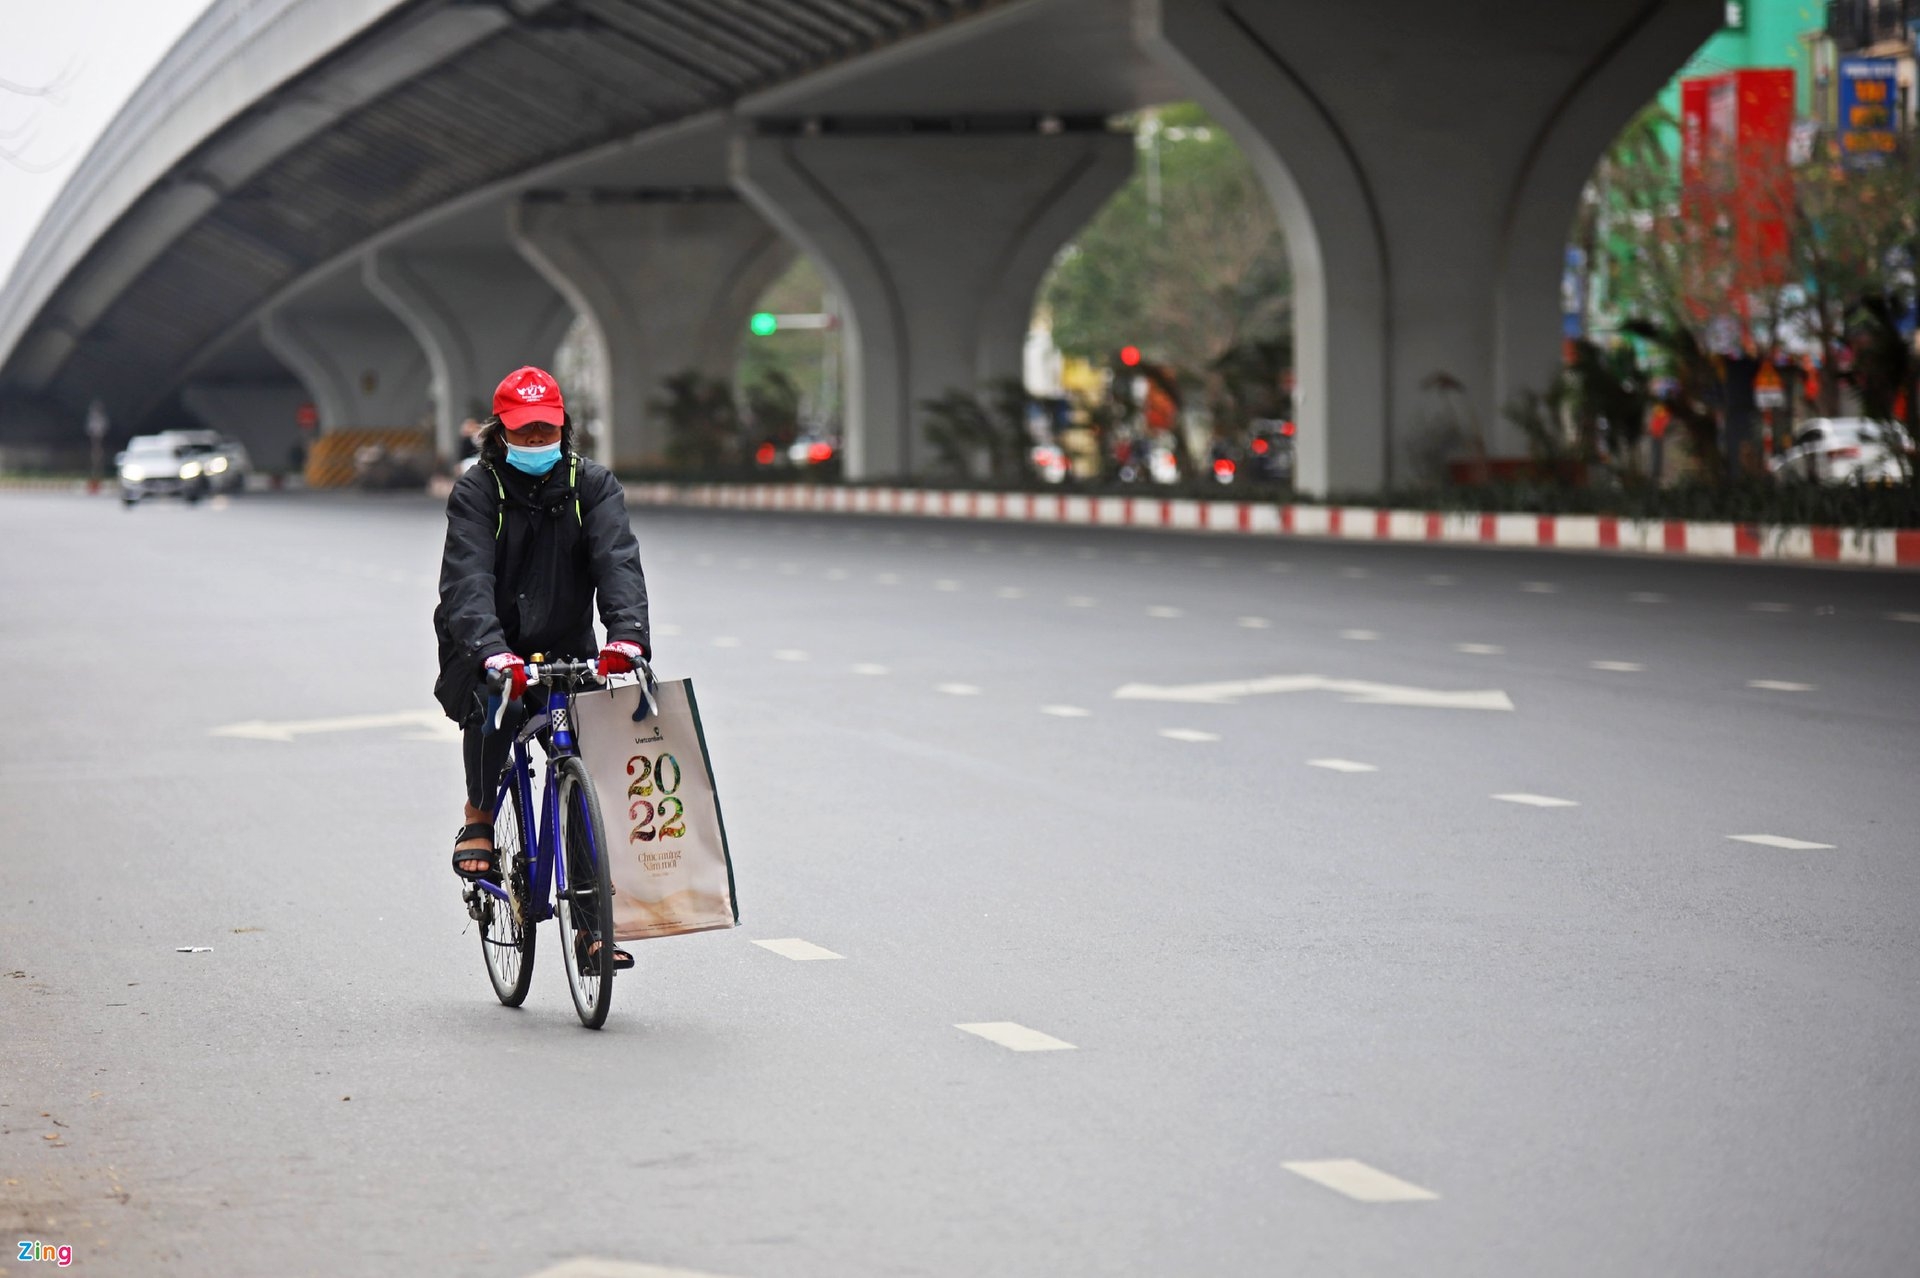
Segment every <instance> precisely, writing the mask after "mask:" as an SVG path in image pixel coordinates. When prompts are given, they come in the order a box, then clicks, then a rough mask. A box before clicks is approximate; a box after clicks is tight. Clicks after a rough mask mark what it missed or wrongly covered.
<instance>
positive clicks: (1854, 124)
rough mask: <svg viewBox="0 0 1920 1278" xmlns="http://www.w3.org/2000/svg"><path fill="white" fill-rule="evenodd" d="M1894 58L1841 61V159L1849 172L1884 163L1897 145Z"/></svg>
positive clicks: (1898, 66) (1896, 74)
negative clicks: (1853, 169) (1850, 169)
mask: <svg viewBox="0 0 1920 1278" xmlns="http://www.w3.org/2000/svg"><path fill="white" fill-rule="evenodd" d="M1899 69H1900V64H1899V63H1898V62H1897V61H1895V60H1894V59H1893V58H1842V59H1840V121H1839V126H1840V127H1839V129H1838V137H1839V141H1840V156H1841V159H1842V160H1843V161H1844V162H1845V163H1846V165H1847V167H1849V168H1856V169H1860V168H1869V167H1871V166H1873V165H1876V164H1884V163H1886V160H1887V157H1888V156H1889V155H1891V154H1893V149H1894V147H1895V145H1897V143H1898V134H1897V132H1896V127H1897V126H1896V121H1895V119H1894V102H1895V101H1896V99H1895V97H1894V92H1895V89H1894V86H1895V82H1896V77H1897V76H1898V74H1899Z"/></svg>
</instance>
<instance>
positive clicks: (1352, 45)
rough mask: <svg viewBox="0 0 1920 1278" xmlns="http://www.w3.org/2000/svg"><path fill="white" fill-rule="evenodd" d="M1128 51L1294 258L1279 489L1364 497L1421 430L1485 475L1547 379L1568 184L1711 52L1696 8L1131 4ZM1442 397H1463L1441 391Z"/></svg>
mask: <svg viewBox="0 0 1920 1278" xmlns="http://www.w3.org/2000/svg"><path fill="white" fill-rule="evenodd" d="M1134 3H1135V11H1134V13H1135V25H1136V32H1137V34H1138V36H1139V37H1140V39H1141V42H1142V43H1143V44H1144V45H1145V46H1146V47H1147V48H1148V49H1149V50H1150V51H1151V52H1153V53H1154V54H1155V55H1156V56H1158V57H1159V58H1160V59H1161V60H1162V61H1164V62H1165V63H1167V64H1168V65H1169V66H1171V67H1172V68H1173V69H1174V70H1175V71H1176V73H1178V74H1180V75H1181V76H1182V77H1183V78H1184V79H1185V80H1186V81H1187V83H1188V85H1189V87H1190V88H1191V90H1192V91H1193V93H1194V96H1195V97H1196V98H1197V99H1199V101H1200V102H1201V103H1202V105H1204V106H1205V107H1206V108H1207V110H1208V111H1209V112H1211V113H1212V114H1213V115H1214V116H1215V118H1217V119H1219V120H1220V121H1221V122H1222V123H1223V124H1225V125H1226V126H1227V127H1228V128H1229V129H1230V130H1231V131H1232V132H1233V134H1234V135H1235V137H1236V139H1237V140H1238V141H1239V142H1240V144H1241V147H1242V148H1243V150H1245V152H1246V153H1247V155H1248V158H1249V159H1250V160H1251V161H1252V163H1253V164H1254V166H1255V168H1256V170H1257V171H1258V172H1259V174H1260V177H1261V180H1262V182H1263V183H1264V185H1265V186H1266V188H1267V191H1268V194H1269V195H1270V197H1271V198H1272V200H1273V203H1274V206H1275V209H1276V210H1277V212H1278V213H1279V216H1280V221H1281V225H1282V226H1283V228H1284V229H1285V231H1286V235H1287V241H1288V248H1289V252H1290V253H1291V255H1292V258H1293V271H1294V288H1295V299H1294V316H1295V362H1296V376H1297V382H1298V393H1297V396H1296V400H1297V404H1296V412H1297V416H1298V420H1299V423H1300V436H1299V439H1300V443H1299V450H1300V451H1299V476H1300V484H1301V487H1302V488H1304V489H1307V490H1310V491H1317V492H1327V491H1329V490H1335V491H1339V490H1347V491H1352V490H1356V489H1372V488H1377V487H1380V486H1383V485H1391V484H1397V483H1404V482H1407V481H1408V480H1411V479H1419V478H1424V476H1417V475H1413V474H1411V473H1410V471H1409V466H1408V460H1409V456H1408V455H1409V453H1410V452H1411V451H1414V450H1418V449H1419V448H1420V446H1421V444H1422V443H1423V442H1425V441H1422V440H1421V439H1420V438H1418V436H1419V435H1420V434H1421V433H1422V432H1424V431H1428V430H1431V429H1432V428H1434V426H1435V425H1436V420H1435V417H1436V413H1445V412H1446V411H1447V410H1448V408H1449V406H1450V405H1457V404H1460V403H1464V405H1465V411H1464V413H1456V414H1455V415H1457V416H1460V417H1462V418H1463V419H1464V420H1460V421H1458V422H1457V423H1456V424H1457V425H1458V426H1460V427H1462V428H1464V429H1466V430H1467V431H1469V432H1471V431H1475V430H1477V431H1479V432H1481V433H1482V434H1483V435H1484V436H1485V437H1486V439H1487V441H1488V447H1489V449H1490V450H1491V451H1492V452H1494V453H1496V454H1499V453H1513V452H1519V451H1522V450H1523V447H1524V445H1523V443H1522V441H1521V440H1520V438H1519V436H1518V432H1517V431H1516V430H1515V429H1514V428H1513V427H1512V426H1510V425H1509V424H1508V423H1507V422H1506V421H1505V420H1504V418H1503V416H1502V411H1501V410H1502V409H1503V408H1504V407H1505V406H1506V405H1507V404H1508V403H1509V402H1510V401H1511V399H1512V397H1513V396H1514V395H1515V394H1516V393H1517V392H1519V391H1521V390H1523V389H1527V388H1533V389H1544V387H1545V386H1546V384H1547V382H1548V380H1549V379H1550V378H1551V377H1552V376H1553V375H1554V374H1555V372H1556V370H1557V368H1558V364H1559V347H1560V303H1559V299H1560V277H1561V270H1562V263H1563V258H1564V250H1565V245H1566V240H1567V235H1568V232H1569V230H1570V228H1571V225H1572V221H1573V216H1574V212H1575V209H1576V206H1577V203H1578V200H1579V194H1580V188H1581V184H1582V183H1583V182H1584V181H1585V180H1586V178H1587V176H1588V174H1589V173H1591V172H1592V169H1593V165H1594V163H1595V162H1596V161H1597V160H1598V158H1599V156H1600V154H1601V152H1602V151H1603V150H1604V149H1605V148H1606V146H1607V145H1608V143H1609V142H1610V141H1611V140H1612V138H1613V137H1614V135H1615V133H1616V132H1617V131H1618V130H1619V128H1620V127H1621V126H1622V125H1623V124H1624V123H1625V122H1626V121H1627V119H1628V118H1629V117H1630V116H1631V115H1632V114H1633V112H1634V111H1635V110H1637V109H1638V108H1639V107H1641V106H1642V105H1644V104H1645V103H1646V102H1647V101H1648V100H1649V99H1650V98H1651V97H1652V95H1653V94H1654V93H1655V92H1656V91H1657V89H1658V88H1659V86H1660V85H1661V83H1663V82H1664V80H1665V79H1666V77H1667V76H1668V75H1670V74H1671V73H1672V72H1673V71H1674V70H1675V69H1676V68H1678V67H1679V66H1680V65H1681V63H1682V62H1684V60H1685V59H1686V57H1687V56H1688V55H1689V54H1690V53H1692V52H1693V50H1694V49H1696V48H1697V47H1698V46H1699V44H1700V42H1701V41H1702V40H1704V39H1705V38H1706V37H1707V36H1708V35H1709V34H1711V33H1712V31H1713V30H1714V28H1715V26H1716V24H1717V23H1718V21H1719V19H1720V16H1721V13H1722V6H1721V5H1719V4H1718V3H1717V2H1716V0H1585V2H1584V3H1582V4H1579V5H1542V4H1526V3H1521V2H1513V3H1506V4H1499V5H1482V6H1477V7H1474V8H1473V9H1472V10H1471V11H1467V10H1462V9H1461V8H1460V7H1459V6H1449V5H1435V4H1432V3H1430V0H1381V3H1379V4H1376V5H1375V6H1373V8H1372V10H1370V12H1371V14H1372V17H1371V20H1372V21H1375V22H1377V23H1378V24H1379V29H1380V30H1383V31H1388V32H1391V33H1392V34H1391V37H1390V38H1388V39H1386V40H1384V41H1383V40H1372V39H1356V38H1355V36H1354V32H1355V30H1356V28H1354V26H1353V12H1352V10H1351V9H1348V8H1343V7H1341V6H1327V5H1309V4H1286V3H1278V2H1276V0H1236V2H1229V0H1134ZM1441 384H1452V385H1457V386H1458V387H1459V388H1460V392H1459V393H1441V392H1439V391H1437V390H1436V389H1435V388H1436V386H1438V385H1441Z"/></svg>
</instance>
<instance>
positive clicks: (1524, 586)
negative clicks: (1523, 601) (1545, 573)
mask: <svg viewBox="0 0 1920 1278" xmlns="http://www.w3.org/2000/svg"><path fill="white" fill-rule="evenodd" d="M1520 589H1521V590H1523V591H1525V592H1526V593H1527V594H1530V595H1554V594H1558V593H1560V587H1558V586H1556V585H1554V584H1553V583H1552V582H1551V581H1523V582H1521V583H1520Z"/></svg>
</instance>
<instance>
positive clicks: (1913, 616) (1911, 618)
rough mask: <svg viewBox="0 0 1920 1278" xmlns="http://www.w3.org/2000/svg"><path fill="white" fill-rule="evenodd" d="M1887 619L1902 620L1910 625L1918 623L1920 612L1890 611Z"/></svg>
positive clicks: (1919, 623) (1919, 622) (1919, 621)
mask: <svg viewBox="0 0 1920 1278" xmlns="http://www.w3.org/2000/svg"><path fill="white" fill-rule="evenodd" d="M1887 620H1888V621H1904V622H1907V623H1908V624H1910V625H1920V612H1890V613H1888V614H1887Z"/></svg>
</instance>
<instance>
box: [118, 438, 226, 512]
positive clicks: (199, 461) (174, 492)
mask: <svg viewBox="0 0 1920 1278" xmlns="http://www.w3.org/2000/svg"><path fill="white" fill-rule="evenodd" d="M206 456H207V452H206V450H205V449H203V448H198V447H196V446H194V445H192V444H188V443H184V442H182V441H181V440H178V439H175V438H173V437H172V436H169V435H136V436H134V437H133V438H132V439H130V440H128V441H127V450H126V451H125V452H123V453H121V454H120V456H119V457H118V458H117V459H116V463H117V464H118V466H119V468H120V500H121V501H122V502H124V503H125V504H127V505H129V506H132V505H134V504H135V503H137V502H139V501H140V499H141V498H143V497H163V496H165V497H184V498H186V499H187V500H188V501H190V502H194V501H199V500H200V499H201V498H202V497H204V496H206V495H207V493H208V492H210V491H211V483H210V481H209V479H208V476H207V470H206V461H205V458H206Z"/></svg>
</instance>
